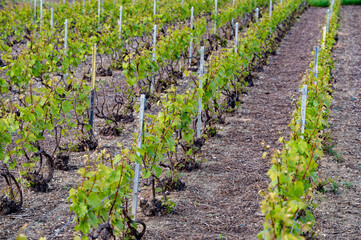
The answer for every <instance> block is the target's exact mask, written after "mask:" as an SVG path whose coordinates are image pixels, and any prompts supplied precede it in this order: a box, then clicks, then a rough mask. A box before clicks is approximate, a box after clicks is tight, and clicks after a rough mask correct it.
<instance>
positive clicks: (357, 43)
mask: <svg viewBox="0 0 361 240" xmlns="http://www.w3.org/2000/svg"><path fill="white" fill-rule="evenodd" d="M360 39H361V6H342V10H341V29H340V31H339V39H338V43H337V45H336V46H335V49H334V51H333V58H334V59H335V60H336V61H337V62H336V63H335V69H334V70H333V77H334V80H335V84H334V88H335V91H334V93H333V98H334V99H333V101H332V108H331V111H332V115H331V117H330V119H329V122H330V130H331V137H332V140H333V141H332V143H331V144H330V145H332V144H334V146H335V147H334V148H333V151H329V153H328V154H327V155H326V157H325V159H323V160H322V161H321V163H320V167H319V168H320V170H319V172H320V176H321V177H322V178H323V179H326V180H328V181H331V183H330V184H328V185H327V186H326V187H325V190H326V192H325V194H324V195H323V196H322V197H323V198H324V199H323V201H322V202H321V203H320V207H319V208H317V209H316V216H317V219H316V222H317V224H318V226H317V228H318V235H319V237H320V239H361V163H360V159H361V108H360V106H361V40H360ZM332 182H333V183H332Z"/></svg>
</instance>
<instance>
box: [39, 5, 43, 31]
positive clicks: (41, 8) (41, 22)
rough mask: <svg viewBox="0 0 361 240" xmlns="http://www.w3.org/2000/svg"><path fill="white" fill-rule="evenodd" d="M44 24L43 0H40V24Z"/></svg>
mask: <svg viewBox="0 0 361 240" xmlns="http://www.w3.org/2000/svg"><path fill="white" fill-rule="evenodd" d="M42 25H43V0H40V26H42Z"/></svg>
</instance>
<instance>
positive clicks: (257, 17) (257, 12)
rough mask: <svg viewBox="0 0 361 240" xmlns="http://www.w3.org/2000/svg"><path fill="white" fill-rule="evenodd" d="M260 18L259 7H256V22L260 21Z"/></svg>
mask: <svg viewBox="0 0 361 240" xmlns="http://www.w3.org/2000/svg"><path fill="white" fill-rule="evenodd" d="M258 19H259V8H256V22H258Z"/></svg>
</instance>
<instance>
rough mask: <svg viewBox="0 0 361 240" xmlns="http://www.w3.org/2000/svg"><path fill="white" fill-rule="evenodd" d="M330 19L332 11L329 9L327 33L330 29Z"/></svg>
mask: <svg viewBox="0 0 361 240" xmlns="http://www.w3.org/2000/svg"><path fill="white" fill-rule="evenodd" d="M330 17H331V11H330V9H327V23H326V28H327V32H328V30H329V28H330Z"/></svg>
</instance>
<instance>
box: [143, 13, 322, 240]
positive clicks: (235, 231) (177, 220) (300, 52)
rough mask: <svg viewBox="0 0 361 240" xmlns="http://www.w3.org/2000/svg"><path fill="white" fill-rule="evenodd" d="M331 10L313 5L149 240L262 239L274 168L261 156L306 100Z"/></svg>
mask: <svg viewBox="0 0 361 240" xmlns="http://www.w3.org/2000/svg"><path fill="white" fill-rule="evenodd" d="M325 14H326V10H325V9H321V8H310V9H309V10H308V11H307V12H305V13H304V14H303V15H302V16H301V17H300V20H299V22H297V23H296V24H295V26H294V27H293V28H292V30H291V31H290V32H289V34H288V35H287V36H286V37H285V39H284V40H283V41H282V43H281V45H280V47H279V49H278V51H277V52H276V53H275V55H274V56H271V57H270V59H269V64H268V65H267V66H266V67H265V68H264V71H263V72H260V73H258V79H256V80H255V81H254V85H255V86H254V88H250V89H249V91H248V94H247V95H245V96H244V98H243V99H242V101H243V105H242V108H241V109H238V110H236V111H235V112H234V113H232V114H228V115H227V116H226V118H225V121H226V124H225V125H220V126H219V127H220V128H221V129H222V131H221V132H220V133H218V134H217V135H216V136H215V137H214V138H211V139H209V140H208V141H207V142H206V144H205V145H204V146H203V148H202V155H201V156H199V158H202V159H205V160H206V161H207V162H206V163H205V164H203V166H202V169H200V170H198V171H193V172H191V173H184V177H183V178H182V181H184V182H185V183H186V184H187V188H186V190H185V191H184V192H180V193H172V194H171V199H175V201H176V207H175V212H176V213H174V214H172V215H168V216H164V217H158V218H147V217H143V218H141V220H143V221H144V222H146V223H147V232H146V234H145V239H219V238H221V237H224V238H226V239H256V238H257V233H258V232H260V231H261V230H262V222H263V216H262V214H261V212H260V207H259V202H260V201H261V200H262V199H261V197H260V196H259V194H258V192H259V190H261V189H264V188H266V186H267V183H268V177H267V175H266V173H267V171H268V168H269V163H268V162H267V161H266V160H263V159H262V158H261V156H262V152H263V151H264V149H263V147H262V145H261V142H262V141H265V142H266V143H267V144H270V145H271V146H272V147H273V148H277V147H280V145H279V143H277V140H278V138H279V137H280V133H281V135H285V136H288V135H289V134H288V133H289V130H288V128H287V125H288V123H289V122H290V118H291V112H292V111H293V109H294V105H293V103H292V102H293V100H295V99H297V98H298V97H299V95H300V94H299V92H298V89H299V84H300V80H301V75H302V74H303V73H304V72H305V71H306V69H308V66H309V62H310V61H311V60H312V55H311V52H312V50H313V49H314V47H315V46H316V44H317V40H318V39H319V38H320V30H321V29H320V24H321V23H322V22H323V20H324V16H325Z"/></svg>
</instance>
